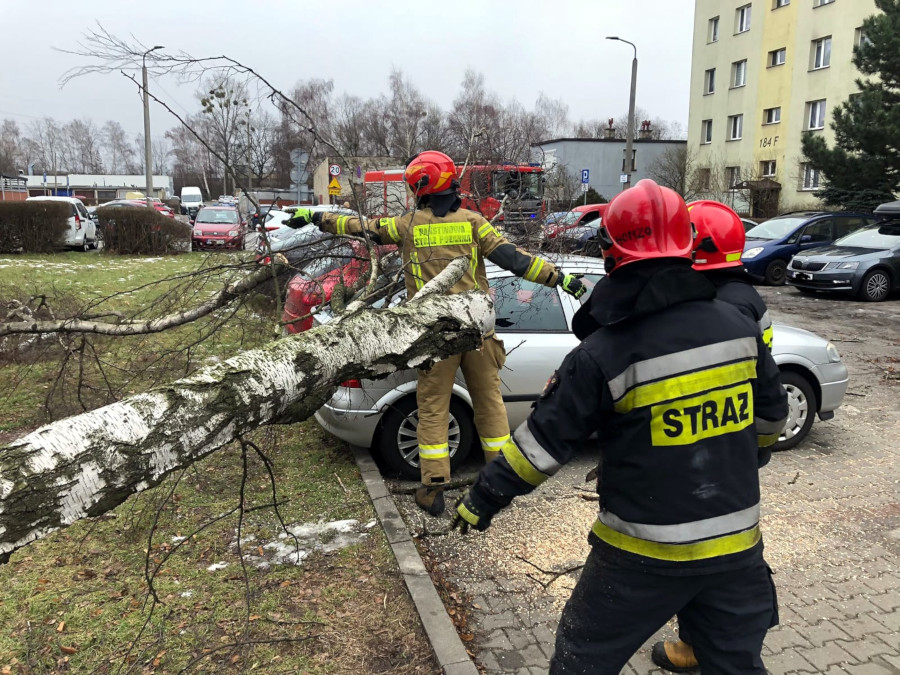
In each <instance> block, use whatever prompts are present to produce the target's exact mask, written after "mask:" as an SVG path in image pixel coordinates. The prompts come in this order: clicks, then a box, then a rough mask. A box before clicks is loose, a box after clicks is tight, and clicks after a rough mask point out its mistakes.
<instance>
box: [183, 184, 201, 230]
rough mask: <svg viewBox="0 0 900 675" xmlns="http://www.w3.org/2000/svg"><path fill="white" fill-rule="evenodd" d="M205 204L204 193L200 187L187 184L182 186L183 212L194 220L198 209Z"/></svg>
mask: <svg viewBox="0 0 900 675" xmlns="http://www.w3.org/2000/svg"><path fill="white" fill-rule="evenodd" d="M201 206H203V193H202V192H200V188H198V187H188V186H185V187H183V188H181V213H182V214H183V215H185V216H188V217H189V218H190V219H191V222H193V220H194V218H195V217H196V216H197V211H199V210H200V207H201Z"/></svg>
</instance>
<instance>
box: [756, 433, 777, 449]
mask: <svg viewBox="0 0 900 675" xmlns="http://www.w3.org/2000/svg"><path fill="white" fill-rule="evenodd" d="M780 436H781V432H778V433H777V434H757V435H756V441H757V443H758V444H759V447H761V448H768V447H769V446H770V445H775V444H776V443H777V442H778V439H779V437H780Z"/></svg>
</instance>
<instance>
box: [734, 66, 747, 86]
mask: <svg viewBox="0 0 900 675" xmlns="http://www.w3.org/2000/svg"><path fill="white" fill-rule="evenodd" d="M745 84H747V59H744V60H743V61H735V62H734V63H732V64H731V88H732V89H734V88H735V87H743V86H744V85H745Z"/></svg>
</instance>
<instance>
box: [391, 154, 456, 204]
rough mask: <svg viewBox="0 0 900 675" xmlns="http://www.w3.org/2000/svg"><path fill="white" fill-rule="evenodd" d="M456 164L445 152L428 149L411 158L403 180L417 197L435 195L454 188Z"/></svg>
mask: <svg viewBox="0 0 900 675" xmlns="http://www.w3.org/2000/svg"><path fill="white" fill-rule="evenodd" d="M455 179H456V166H454V164H453V160H452V159H450V158H449V157H448V156H447V155H445V154H444V153H443V152H437V151H436V150H426V151H425V152H420V153H419V154H418V155H416V156H415V157H413V158H412V160H410V162H409V164H408V165H407V167H406V171H405V172H404V173H403V180H405V181H406V184H407V185H409V187H410V189H412V191H413V193H414V194H415V195H416V197H423V196H425V195H434V194H438V193H441V192H446V191H447V190H450V189H452V188H453V181H454V180H455Z"/></svg>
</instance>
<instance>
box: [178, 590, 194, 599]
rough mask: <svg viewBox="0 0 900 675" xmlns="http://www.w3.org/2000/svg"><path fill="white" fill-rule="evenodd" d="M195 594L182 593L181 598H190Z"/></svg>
mask: <svg viewBox="0 0 900 675" xmlns="http://www.w3.org/2000/svg"><path fill="white" fill-rule="evenodd" d="M193 594H194V591H182V592H181V597H182V598H189V597H191V596H192V595H193Z"/></svg>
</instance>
